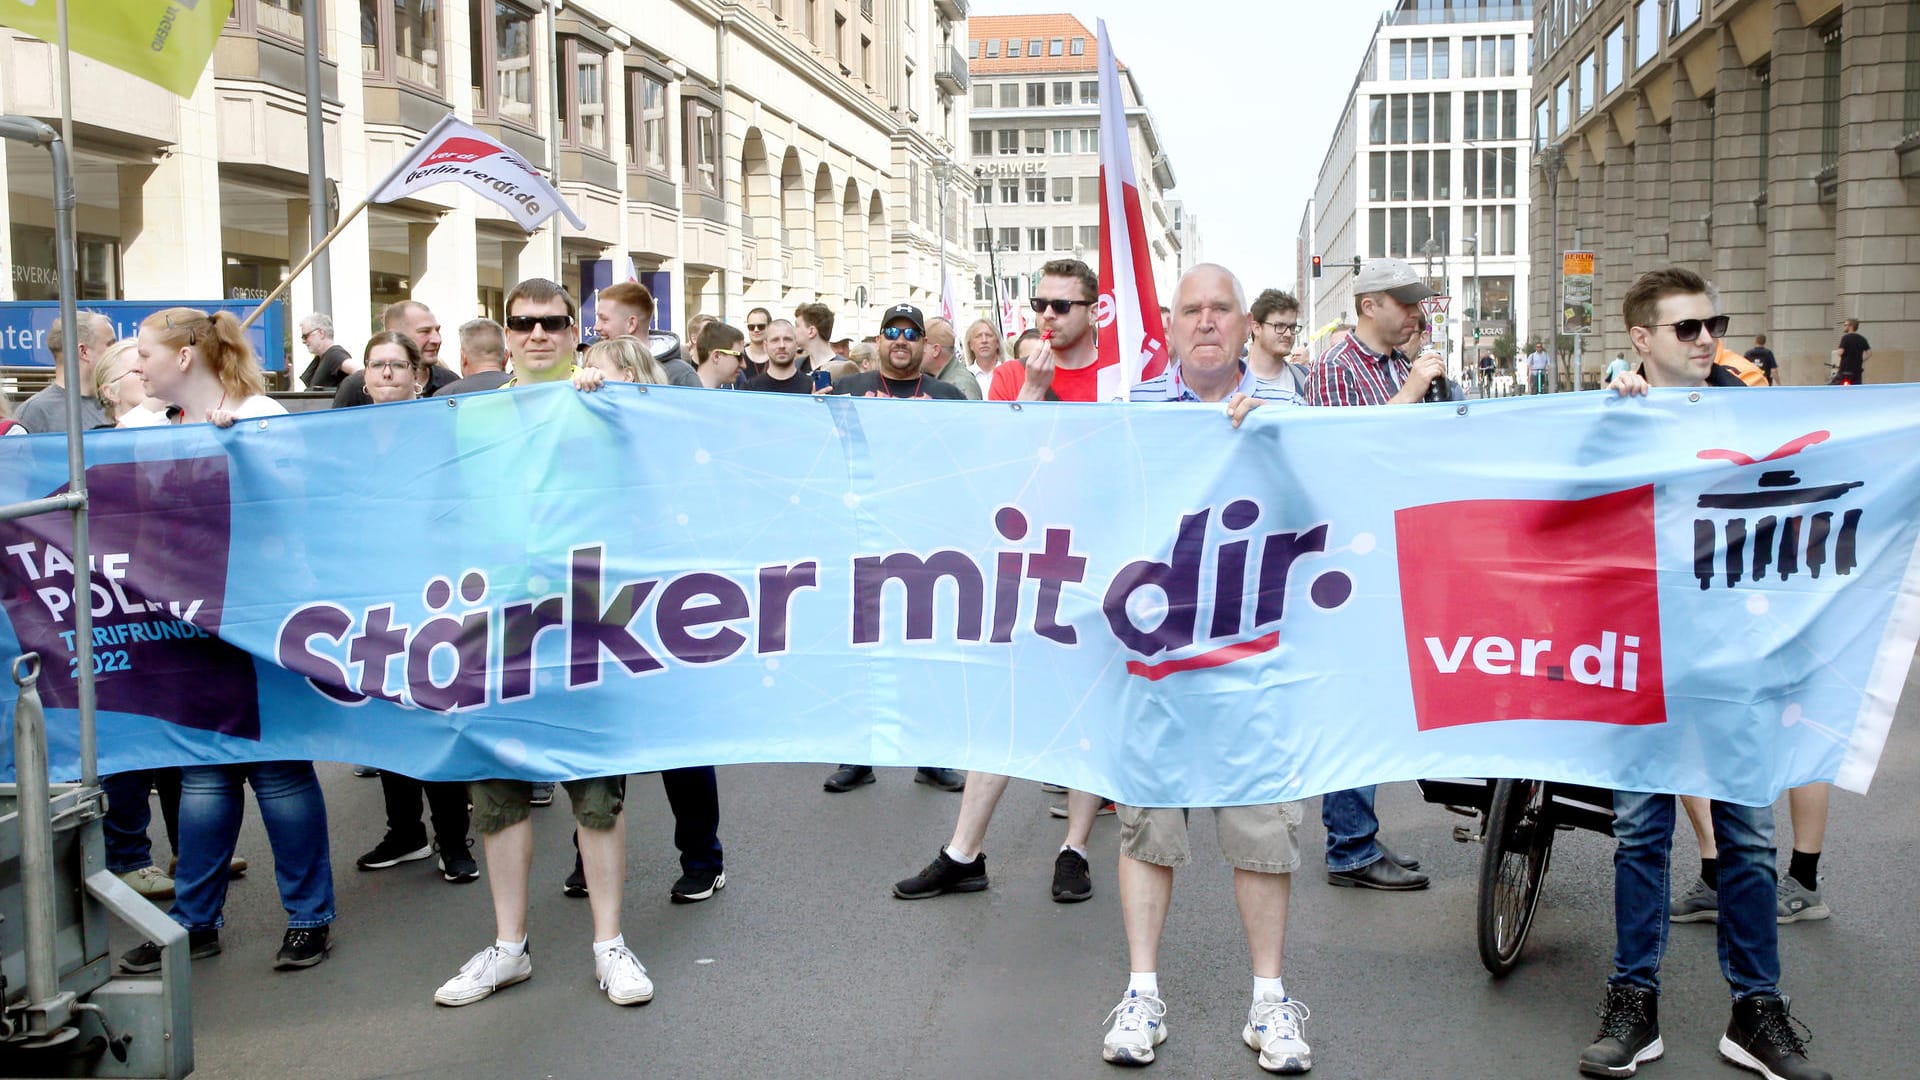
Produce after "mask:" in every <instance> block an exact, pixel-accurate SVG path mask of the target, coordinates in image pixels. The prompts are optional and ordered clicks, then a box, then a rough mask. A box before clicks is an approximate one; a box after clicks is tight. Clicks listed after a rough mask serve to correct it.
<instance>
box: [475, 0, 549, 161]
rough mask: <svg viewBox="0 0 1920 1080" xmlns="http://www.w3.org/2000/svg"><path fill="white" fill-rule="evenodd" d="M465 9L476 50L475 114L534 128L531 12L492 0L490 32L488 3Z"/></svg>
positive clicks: (479, 117) (528, 128)
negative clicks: (489, 30) (494, 2)
mask: <svg viewBox="0 0 1920 1080" xmlns="http://www.w3.org/2000/svg"><path fill="white" fill-rule="evenodd" d="M468 11H469V12H470V13H471V17H470V18H469V20H468V28H469V29H470V30H471V32H472V34H473V48H474V57H473V115H474V117H475V118H476V119H481V120H501V121H505V122H507V123H510V124H515V125H518V126H519V127H522V128H525V129H526V130H528V131H533V130H535V129H536V126H537V125H536V124H535V123H534V119H533V118H534V111H533V110H534V101H535V86H534V78H533V15H532V13H531V12H529V11H527V10H525V9H523V8H519V7H515V6H514V5H512V4H506V3H500V4H495V5H494V8H493V24H492V27H491V29H492V33H488V32H487V30H488V26H487V24H486V22H485V18H486V5H484V4H477V3H476V4H474V5H473V6H472V7H471V8H469V9H468Z"/></svg>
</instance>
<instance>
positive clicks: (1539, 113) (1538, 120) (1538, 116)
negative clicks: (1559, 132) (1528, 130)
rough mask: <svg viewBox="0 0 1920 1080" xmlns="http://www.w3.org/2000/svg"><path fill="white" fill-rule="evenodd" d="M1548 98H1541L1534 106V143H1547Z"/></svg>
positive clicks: (1537, 144) (1540, 144)
mask: <svg viewBox="0 0 1920 1080" xmlns="http://www.w3.org/2000/svg"><path fill="white" fill-rule="evenodd" d="M1547 131H1548V127H1547V99H1546V98H1541V99H1540V101H1539V102H1538V103H1537V104H1535V105H1534V107H1533V143H1534V145H1535V146H1545V145H1546V143H1547Z"/></svg>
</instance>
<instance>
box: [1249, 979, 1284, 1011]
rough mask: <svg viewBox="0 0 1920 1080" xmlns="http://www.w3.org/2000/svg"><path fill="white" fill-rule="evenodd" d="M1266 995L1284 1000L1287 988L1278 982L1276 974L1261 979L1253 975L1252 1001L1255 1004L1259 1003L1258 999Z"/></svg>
mask: <svg viewBox="0 0 1920 1080" xmlns="http://www.w3.org/2000/svg"><path fill="white" fill-rule="evenodd" d="M1268 995H1272V996H1273V997H1275V998H1280V999H1283V1000H1284V999H1285V998H1286V996H1287V988H1286V987H1285V986H1282V985H1281V984H1280V979H1279V977H1278V976H1275V977H1274V978H1271V979H1263V978H1261V977H1260V976H1258V975H1255V976H1254V977H1253V1003H1254V1004H1255V1005H1258V1004H1260V999H1261V998H1264V997H1266V996H1268Z"/></svg>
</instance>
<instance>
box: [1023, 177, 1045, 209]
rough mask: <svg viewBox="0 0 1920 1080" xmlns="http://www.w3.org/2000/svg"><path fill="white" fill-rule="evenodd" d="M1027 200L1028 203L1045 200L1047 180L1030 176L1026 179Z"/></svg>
mask: <svg viewBox="0 0 1920 1080" xmlns="http://www.w3.org/2000/svg"><path fill="white" fill-rule="evenodd" d="M1027 201H1028V202H1030V203H1043V202H1046V201H1047V182H1046V181H1045V180H1043V179H1040V178H1038V177H1032V178H1029V179H1028V180H1027Z"/></svg>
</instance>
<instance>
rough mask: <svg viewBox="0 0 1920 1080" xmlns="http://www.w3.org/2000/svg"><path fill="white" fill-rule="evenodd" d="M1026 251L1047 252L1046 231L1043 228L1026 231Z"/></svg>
mask: <svg viewBox="0 0 1920 1080" xmlns="http://www.w3.org/2000/svg"><path fill="white" fill-rule="evenodd" d="M1027 250H1028V251H1045V250H1047V230H1046V227H1045V226H1041V227H1040V228H1037V229H1028V230H1027Z"/></svg>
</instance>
